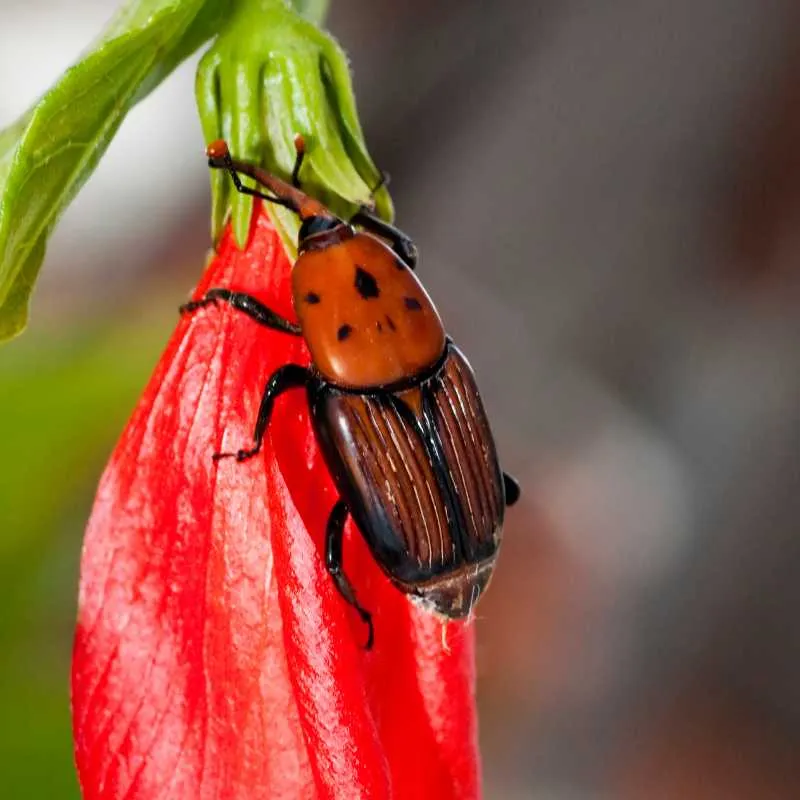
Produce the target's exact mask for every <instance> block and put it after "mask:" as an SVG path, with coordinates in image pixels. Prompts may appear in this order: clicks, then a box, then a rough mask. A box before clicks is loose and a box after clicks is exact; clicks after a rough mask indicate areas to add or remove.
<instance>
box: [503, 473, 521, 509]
mask: <svg viewBox="0 0 800 800" xmlns="http://www.w3.org/2000/svg"><path fill="white" fill-rule="evenodd" d="M503 488H504V489H505V492H506V505H507V506H513V505H514V503H516V502H517V500H519V496H520V494H521V491H520V488H519V483H518V482H517V479H516V478H514V477H512V476H511V475H509V474H508V473H507V472H504V473H503Z"/></svg>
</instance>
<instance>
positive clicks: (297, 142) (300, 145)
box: [292, 134, 306, 189]
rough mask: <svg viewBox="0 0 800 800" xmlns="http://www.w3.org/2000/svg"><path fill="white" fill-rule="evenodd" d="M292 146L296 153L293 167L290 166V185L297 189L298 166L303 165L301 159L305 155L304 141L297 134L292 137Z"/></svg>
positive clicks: (298, 185)
mask: <svg viewBox="0 0 800 800" xmlns="http://www.w3.org/2000/svg"><path fill="white" fill-rule="evenodd" d="M294 148H295V150H296V155H295V157H294V167H293V168H292V186H294V188H295V189H299V188H300V167H301V166H303V159H304V158H305V157H306V143H305V142H304V141H303V137H302V136H300V135H299V134H298V135H297V136H295V137H294Z"/></svg>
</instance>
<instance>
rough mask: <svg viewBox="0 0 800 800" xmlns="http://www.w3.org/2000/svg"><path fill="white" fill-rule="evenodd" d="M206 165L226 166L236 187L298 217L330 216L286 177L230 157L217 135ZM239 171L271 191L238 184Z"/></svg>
mask: <svg viewBox="0 0 800 800" xmlns="http://www.w3.org/2000/svg"><path fill="white" fill-rule="evenodd" d="M206 154H207V155H208V166H209V167H212V168H214V169H225V170H227V171H228V172H229V173H230V175H231V178H232V179H233V184H234V186H235V187H236V190H237V191H239V192H241V193H242V194H249V195H251V196H253V197H260V198H261V199H262V200H267V201H268V202H270V203H275V204H276V205H279V206H283V207H284V208H288V209H290V210H291V211H294V212H295V213H296V214H297V215H298V216H299V217H300V219H307V218H308V217H332V216H333V215H332V214H331V212H330V211H329V210H328V209H327V208H326V207H325V206H324V205H322V203H320V202H319V201H318V200H314V198H313V197H309V196H308V195H307V194H305V193H304V192H301V191H300V189H297V188H295V187H294V186H292V185H291V184H288V183H286V181H283V180H281V179H280V178H278V177H276V176H275V175H272V174H271V173H269V172H267V171H266V170H264V169H261V167H259V166H257V165H256V164H251V163H249V162H247V161H239V160H238V159H236V158H233V157H232V156H231V154H230V150H229V149H228V145H227V144H226V143H225V142H224V141H222V140H221V139H220V140H218V141H216V142H212V143H211V144H210V145H209V146H208V148H207V150H206ZM239 173H241V174H242V175H247V176H248V177H249V178H252V179H253V180H254V181H257V182H258V183H260V184H261V185H262V186H266V187H267V189H269V190H270V191H271V192H272V195H268V194H264V193H263V192H259V191H258V190H257V189H250V188H248V187H247V186H244V185H243V184H242V181H241V178H240V177H239Z"/></svg>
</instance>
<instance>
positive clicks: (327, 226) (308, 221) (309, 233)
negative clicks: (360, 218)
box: [297, 213, 355, 253]
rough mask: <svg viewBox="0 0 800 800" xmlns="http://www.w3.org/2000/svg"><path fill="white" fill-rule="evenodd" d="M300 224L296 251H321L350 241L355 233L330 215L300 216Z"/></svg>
mask: <svg viewBox="0 0 800 800" xmlns="http://www.w3.org/2000/svg"><path fill="white" fill-rule="evenodd" d="M301 219H302V223H301V225H300V232H299V233H298V235H297V251H298V252H299V253H304V252H306V251H308V250H322V249H324V248H326V247H330V246H331V245H334V244H339V243H340V242H344V241H347V240H348V239H352V238H353V236H354V233H355V231H354V230H353V228H352V226H350V225H348V224H347V223H346V222H345V221H344V220H341V219H339V218H338V217H336V216H334V215H333V214H331V213H327V214H310V215H309V216H307V217H303V216H302V215H301Z"/></svg>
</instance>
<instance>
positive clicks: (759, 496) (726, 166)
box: [0, 0, 800, 800]
mask: <svg viewBox="0 0 800 800" xmlns="http://www.w3.org/2000/svg"><path fill="white" fill-rule="evenodd" d="M2 5H3V24H2V26H0V86H2V90H1V91H0V126H2V125H5V124H7V123H8V122H10V121H11V120H13V119H14V118H15V117H16V116H17V114H19V113H20V112H21V111H23V110H24V109H25V108H26V107H27V106H28V104H29V103H30V102H31V101H32V100H33V99H34V98H35V97H36V96H37V95H38V94H40V93H41V92H42V91H44V90H45V89H46V88H47V86H48V85H49V84H50V83H51V82H52V81H53V80H54V79H55V78H56V77H57V75H58V74H59V73H60V72H61V70H62V69H64V68H65V67H66V66H67V65H68V64H69V63H70V62H71V61H73V60H74V59H75V58H76V57H77V56H78V54H79V53H80V51H81V50H82V48H84V47H85V46H86V45H87V43H88V42H89V41H90V40H91V39H92V38H93V37H94V36H95V35H96V34H97V33H98V32H99V31H100V30H101V28H102V25H103V23H104V22H105V21H106V20H107V19H108V18H109V17H110V15H111V14H112V12H113V10H114V8H115V5H116V4H115V3H114V2H112V0H74V1H73V2H71V3H61V2H58V1H57V0H25V1H24V2H23V0H3V2H2ZM799 11H800V10H799V9H798V8H797V4H796V3H793V2H789V0H759V2H752V0H672V2H669V3H665V2H657V0H613V2H604V3H597V2H589V0H584V2H579V1H578V0H575V1H570V0H540V1H539V2H526V1H525V0H495V1H494V2H493V3H491V4H486V3H482V2H479V1H478V0H439V1H438V2H434V3H431V2H429V0H406V2H404V3H397V2H389V1H388V0H373V1H372V2H369V3H367V2H358V1H357V0H333V2H332V13H331V16H330V28H331V29H332V31H333V32H334V33H335V34H336V35H337V36H338V37H339V38H340V40H341V41H342V43H343V44H344V45H345V47H346V48H347V49H348V51H349V52H350V55H351V58H352V62H353V67H354V70H355V82H356V87H357V94H358V98H359V107H360V111H361V115H362V122H363V123H364V127H365V130H366V134H367V140H368V142H369V145H370V149H371V151H372V153H373V155H374V156H375V158H376V160H377V161H378V163H379V164H380V165H381V166H382V167H383V168H384V169H386V170H388V171H389V172H390V173H391V174H392V176H393V183H392V190H393V196H394V199H395V201H396V204H397V209H398V222H399V224H400V225H401V226H402V227H403V228H405V229H406V230H407V231H408V232H409V233H411V234H412V235H413V236H414V237H415V239H416V240H417V242H418V244H419V247H420V251H421V254H422V259H421V265H420V274H421V275H422V276H423V279H424V280H425V282H426V285H427V286H428V288H429V290H430V291H431V294H432V295H433V297H434V298H435V299H436V300H437V302H438V304H439V307H440V310H441V311H442V314H443V316H444V318H445V319H446V321H447V323H448V326H449V329H450V332H451V333H452V335H453V336H454V338H455V339H456V340H457V341H458V342H459V343H460V344H461V346H462V347H463V349H464V350H465V351H466V352H467V353H468V355H469V357H470V360H471V361H472V364H473V366H474V367H475V369H476V372H477V373H478V376H479V379H480V384H481V387H482V391H483V394H484V397H485V400H486V403H487V405H488V407H489V410H490V414H491V417H492V419H493V421H494V427H495V433H496V435H497V438H498V442H499V447H500V451H501V453H502V456H503V461H504V466H505V467H506V469H508V470H509V471H511V472H513V473H515V474H516V475H517V476H518V477H519V479H520V481H521V483H522V484H523V487H524V491H525V495H524V500H523V502H522V504H521V506H519V507H517V508H515V509H514V510H513V511H512V512H511V513H509V515H508V522H507V527H506V539H505V545H504V552H503V556H502V558H501V560H500V565H499V568H498V572H497V576H496V580H495V581H494V583H493V586H492V590H491V591H490V592H489V594H488V595H487V597H486V599H485V600H484V601H483V603H482V605H481V607H480V609H479V615H480V618H479V623H478V624H479V626H480V630H479V665H478V668H479V696H480V705H481V737H482V746H483V755H484V770H485V785H486V791H485V794H486V797H487V798H491V799H492V800H494V799H495V798H498V800H521V799H522V798H555V799H556V800H561V799H562V798H563V799H564V800H575V799H577V798H620V799H621V800H628V799H629V798H630V799H633V798H645V799H647V800H649V799H650V798H653V799H654V800H660V798H689V799H690V800H694V798H724V799H725V800H729V799H732V800H738V798H747V799H748V800H751V799H754V800H759V799H760V798H776V799H781V798H795V797H800V757H799V756H800V681H798V679H797V676H798V674H800V633H799V632H798V630H797V626H796V623H795V616H794V612H795V611H796V610H797V609H798V607H799V606H800V535H798V533H800V531H798V521H799V520H800V454H799V453H800V358H799V357H798V347H797V342H798V334H800V314H799V313H798V300H800V236H798V232H799V231H800V47H799V46H798V45H799V44H800V13H798V12H799ZM195 63H196V60H193V61H192V62H191V63H189V64H186V65H184V67H182V68H181V69H180V70H179V71H178V72H177V73H175V74H174V75H173V76H172V77H171V78H170V79H169V80H168V81H167V82H166V83H165V84H164V85H163V86H162V87H161V88H160V89H159V90H158V91H157V92H156V93H155V94H154V95H153V96H151V97H150V98H148V99H147V101H146V102H144V103H143V104H142V105H141V106H139V107H138V108H136V109H135V110H134V111H133V113H132V114H131V115H130V117H129V119H128V121H127V122H126V124H125V125H124V127H123V129H122V131H121V132H120V134H119V136H118V137H117V139H116V140H115V142H114V143H113V145H112V147H111V149H110V151H109V153H108V155H107V157H106V159H105V160H104V161H103V162H102V164H101V166H100V168H99V170H98V171H97V173H96V175H95V176H94V177H93V178H92V180H91V182H90V183H89V185H87V187H86V188H85V190H84V191H83V192H82V193H81V195H80V197H79V198H78V199H77V201H76V202H75V203H74V205H73V206H72V207H71V208H70V209H69V211H68V212H67V214H66V215H65V216H64V218H63V220H62V223H61V225H60V226H59V228H58V230H57V232H56V234H55V236H54V237H53V239H52V242H51V244H50V248H49V251H48V255H47V259H46V261H45V265H44V269H43V276H42V280H41V283H40V285H39V287H38V290H37V292H36V295H35V297H34V303H33V311H32V316H31V324H30V327H29V329H28V331H27V332H26V334H25V335H24V336H23V337H22V338H20V339H18V340H16V341H14V342H13V343H11V344H10V345H7V346H4V347H3V348H2V349H0V441H2V442H3V450H2V454H3V458H2V461H0V587H1V588H0V598H1V600H0V708H1V709H2V712H0V787H2V789H0V793H2V796H3V797H9V798H39V797H42V798H45V797H46V798H55V797H58V798H62V797H63V798H69V797H77V788H76V786H75V779H74V774H73V768H72V755H71V741H70V724H69V709H68V674H69V659H70V649H71V642H72V627H73V620H74V612H75V597H76V586H77V569H78V558H79V550H80V545H81V537H82V529H83V525H84V523H85V520H86V518H87V516H88V513H89V509H90V505H91V501H92V497H93V492H94V488H95V485H96V482H97V480H98V477H99V475H100V472H101V470H102V468H103V465H104V462H105V459H106V458H107V456H108V454H109V452H110V450H111V448H112V446H113V444H114V442H115V440H116V437H117V436H118V434H119V432H120V431H121V428H122V426H123V424H124V422H125V419H126V418H127V416H128V414H129V413H130V411H131V409H132V407H133V405H134V403H135V401H136V399H137V396H138V394H139V392H140V391H141V389H142V387H143V386H144V384H145V382H146V380H147V378H148V377H149V374H150V372H151V370H152V369H153V367H154V365H155V363H156V361H157V360H158V357H159V354H160V352H161V349H162V348H163V346H164V344H165V343H166V341H167V338H168V336H169V334H170V332H171V330H172V328H173V326H174V324H175V320H176V307H177V305H178V304H179V303H180V302H182V301H183V300H184V298H185V297H186V295H187V293H188V292H189V290H190V289H191V287H192V285H193V284H194V282H195V281H196V280H197V279H198V277H199V275H200V273H201V270H202V267H203V264H204V259H205V254H206V251H207V248H208V243H209V242H208V191H207V172H206V168H205V164H204V160H203V157H202V147H203V142H202V137H201V134H200V129H199V124H198V121H197V118H196V115H195V111H194V100H193V72H194V64H195ZM21 64H24V65H25V67H24V69H23V68H21V66H20V65H21ZM155 131H157V133H158V138H159V141H160V143H161V151H160V154H159V156H158V158H159V159H160V161H161V163H155V164H151V165H150V166H149V167H148V168H147V169H143V168H142V165H141V164H140V163H139V162H138V157H137V151H138V146H139V143H140V142H141V140H142V139H143V138H144V137H148V138H151V137H152V135H153V133H154V132H155ZM165 174H171V175H173V176H174V177H175V179H169V180H164V179H163V178H162V177H161V176H163V175H165Z"/></svg>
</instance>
